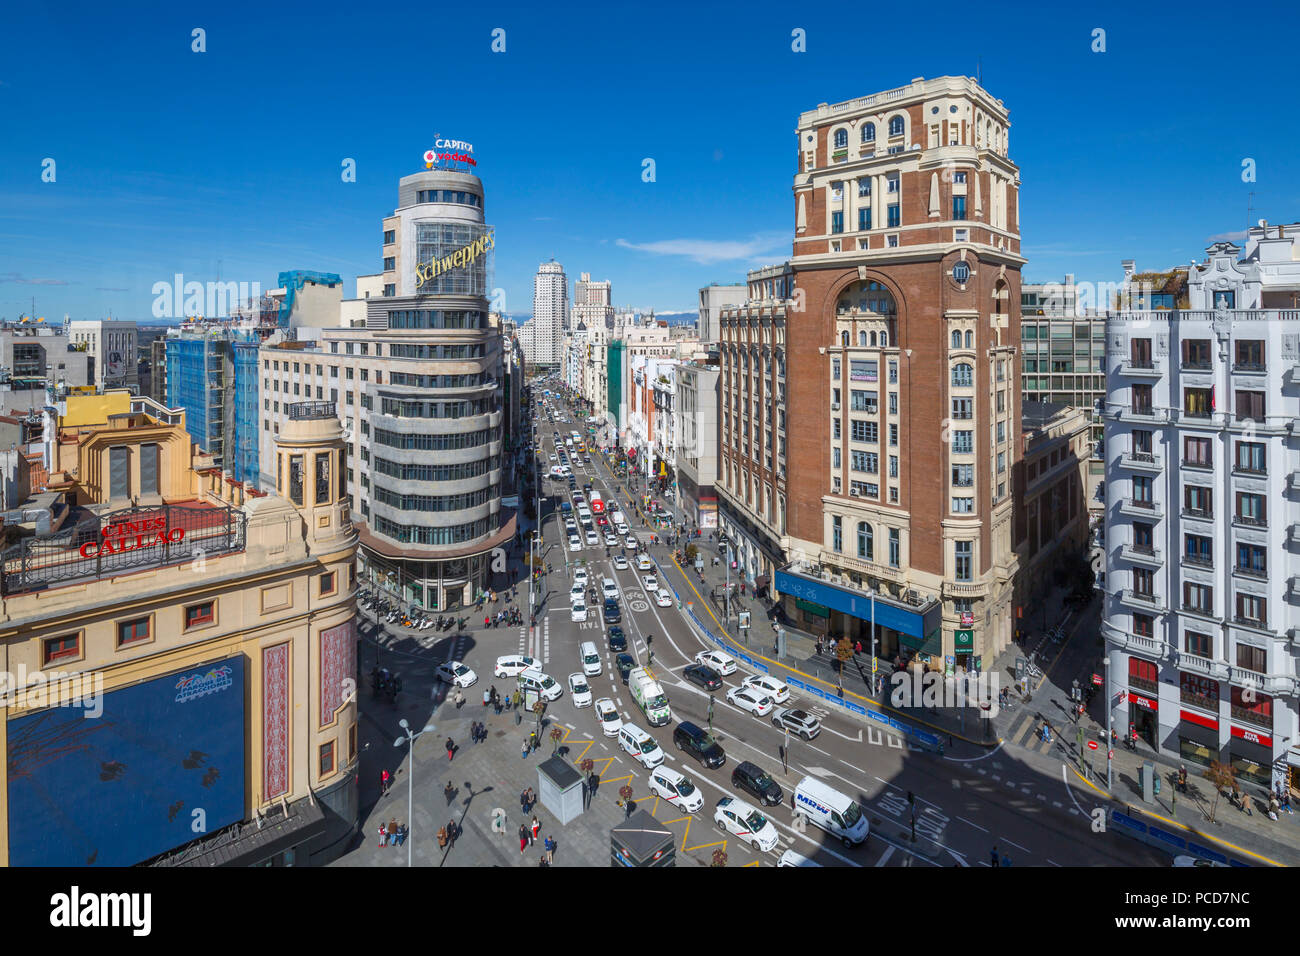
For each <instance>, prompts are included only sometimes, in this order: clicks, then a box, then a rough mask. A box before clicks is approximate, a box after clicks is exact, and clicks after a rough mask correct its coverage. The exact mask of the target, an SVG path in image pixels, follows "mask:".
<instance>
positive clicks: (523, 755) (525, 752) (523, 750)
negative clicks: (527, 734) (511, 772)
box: [519, 738, 528, 760]
mask: <svg viewBox="0 0 1300 956" xmlns="http://www.w3.org/2000/svg"><path fill="white" fill-rule="evenodd" d="M519 757H520V759H521V760H525V759H527V758H528V740H527V738H525V739H524V741H523V745H522V746H521V747H520V748H519Z"/></svg>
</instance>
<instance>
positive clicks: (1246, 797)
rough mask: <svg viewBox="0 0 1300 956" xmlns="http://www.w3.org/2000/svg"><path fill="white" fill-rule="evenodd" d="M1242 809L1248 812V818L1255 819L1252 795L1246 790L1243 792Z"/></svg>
mask: <svg viewBox="0 0 1300 956" xmlns="http://www.w3.org/2000/svg"><path fill="white" fill-rule="evenodd" d="M1241 809H1243V810H1245V811H1246V816H1248V817H1253V816H1254V815H1255V813H1254V811H1253V810H1251V808H1250V794H1248V793H1246V792H1245V791H1244V790H1243V791H1242V792H1241Z"/></svg>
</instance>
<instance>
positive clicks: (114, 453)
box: [108, 445, 131, 498]
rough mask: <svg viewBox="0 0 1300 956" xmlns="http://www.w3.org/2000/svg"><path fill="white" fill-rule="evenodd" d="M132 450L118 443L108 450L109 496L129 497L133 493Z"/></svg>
mask: <svg viewBox="0 0 1300 956" xmlns="http://www.w3.org/2000/svg"><path fill="white" fill-rule="evenodd" d="M130 464H131V450H130V449H129V448H127V447H126V446H125V445H117V446H115V447H113V448H110V449H109V450H108V496H109V498H127V497H129V496H130V494H131V481H130V479H131V472H130Z"/></svg>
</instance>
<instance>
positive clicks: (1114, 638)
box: [1101, 620, 1168, 660]
mask: <svg viewBox="0 0 1300 956" xmlns="http://www.w3.org/2000/svg"><path fill="white" fill-rule="evenodd" d="M1101 633H1102V636H1104V637H1105V638H1106V640H1108V641H1109V642H1110V643H1112V644H1114V645H1115V646H1116V647H1117V648H1118V649H1119V650H1123V651H1135V652H1137V653H1139V654H1141V655H1142V656H1143V657H1146V658H1150V659H1153V660H1163V659H1164V657H1165V655H1166V654H1167V653H1168V647H1167V645H1166V644H1165V642H1164V641H1162V640H1159V639H1157V638H1154V637H1143V636H1142V635H1140V634H1134V633H1133V632H1132V631H1126V630H1124V629H1122V628H1118V627H1116V626H1115V625H1113V624H1111V623H1110V622H1109V621H1104V620H1103V621H1102V622H1101Z"/></svg>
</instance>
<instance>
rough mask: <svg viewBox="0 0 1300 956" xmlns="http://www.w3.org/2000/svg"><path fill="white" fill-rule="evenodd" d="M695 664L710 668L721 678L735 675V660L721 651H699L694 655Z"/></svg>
mask: <svg viewBox="0 0 1300 956" xmlns="http://www.w3.org/2000/svg"><path fill="white" fill-rule="evenodd" d="M695 663H697V664H703V665H704V666H705V667H712V668H713V669H714V670H715V671H717V672H718V673H719V674H721V675H722V676H723V677H726V676H727V675H728V674H734V673H736V659H735V658H734V657H732V656H731V655H730V654H724V653H723V652H722V651H700V652H699V653H698V654H696V655H695Z"/></svg>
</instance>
